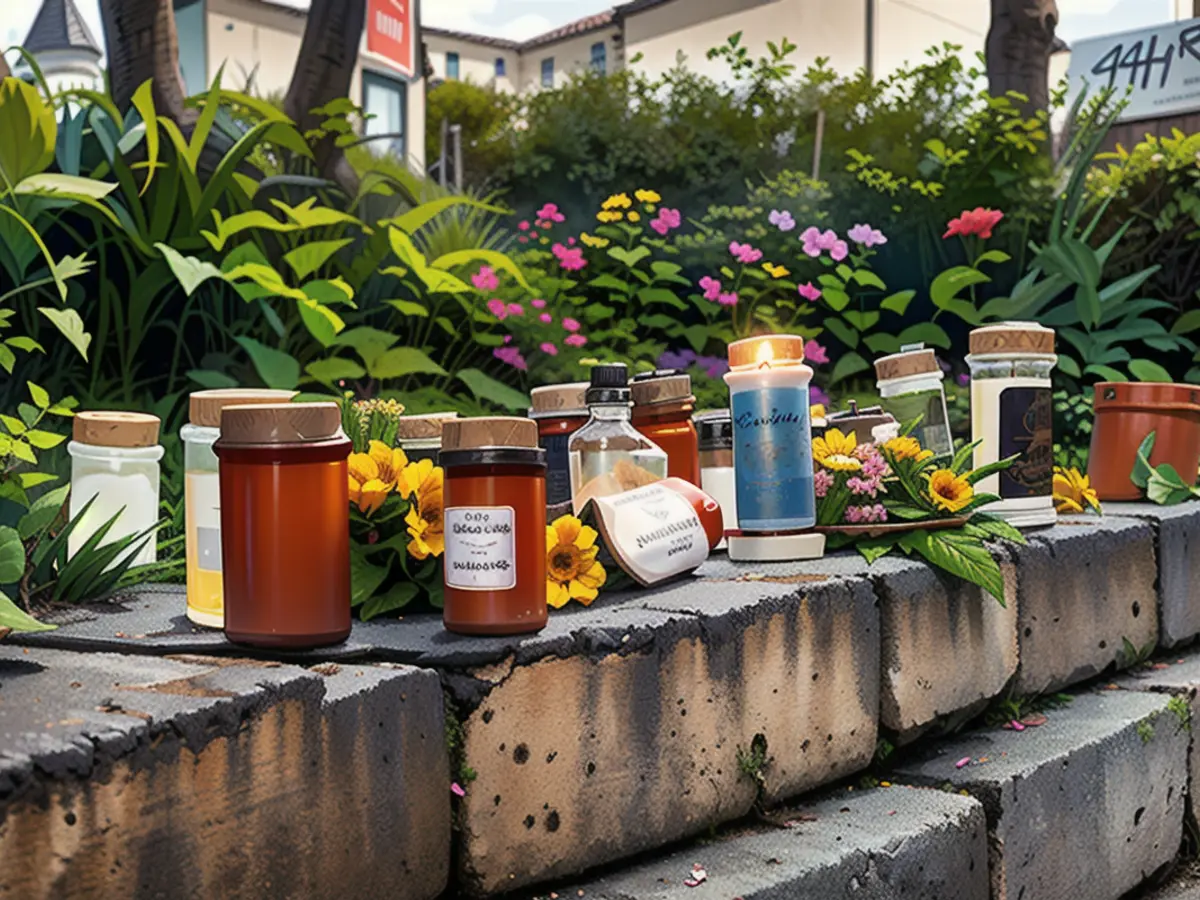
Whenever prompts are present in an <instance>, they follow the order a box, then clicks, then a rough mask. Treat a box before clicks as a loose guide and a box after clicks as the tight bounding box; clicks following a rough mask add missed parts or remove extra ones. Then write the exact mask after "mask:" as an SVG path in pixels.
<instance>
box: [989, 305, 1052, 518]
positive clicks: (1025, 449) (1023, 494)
mask: <svg viewBox="0 0 1200 900" xmlns="http://www.w3.org/2000/svg"><path fill="white" fill-rule="evenodd" d="M970 348H971V352H970V354H969V355H968V356H967V365H969V366H970V367H971V437H972V440H974V441H978V442H979V443H978V446H976V448H975V460H974V464H975V468H977V469H978V468H979V467H981V466H985V465H990V464H991V463H995V462H998V461H999V460H1002V459H1007V458H1008V457H1010V456H1016V457H1017V459H1016V461H1015V462H1014V463H1013V465H1012V466H1011V467H1010V468H1008V469H1005V470H1004V471H1001V472H999V473H997V474H994V475H989V476H988V477H986V478H984V479H982V480H981V481H979V482H977V483H976V484H975V490H976V491H977V492H978V493H984V494H997V495H999V497H1000V502H999V503H995V504H992V505H991V506H988V507H987V511H988V512H989V513H993V514H995V515H998V516H1001V517H1002V518H1004V519H1005V520H1006V521H1008V522H1009V523H1010V524H1012V525H1016V526H1018V527H1022V528H1027V527H1035V526H1039V525H1053V524H1054V522H1055V519H1056V518H1057V514H1056V513H1055V511H1054V399H1053V394H1052V385H1051V381H1050V373H1051V371H1052V370H1053V369H1054V366H1055V364H1056V363H1057V362H1058V357H1057V356H1055V354H1054V330H1053V329H1051V328H1046V327H1044V326H1042V325H1038V324H1037V323H1036V322H1003V323H1001V324H999V325H987V326H985V327H983V328H976V329H975V330H974V331H972V332H971V337H970Z"/></svg>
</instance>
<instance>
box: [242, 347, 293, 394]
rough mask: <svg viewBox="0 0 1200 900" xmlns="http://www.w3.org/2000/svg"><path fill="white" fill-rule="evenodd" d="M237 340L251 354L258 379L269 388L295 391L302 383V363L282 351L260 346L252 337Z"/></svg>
mask: <svg viewBox="0 0 1200 900" xmlns="http://www.w3.org/2000/svg"><path fill="white" fill-rule="evenodd" d="M235 340H236V341H237V342H238V343H239V344H241V345H242V348H243V349H244V350H245V351H246V352H247V353H248V354H250V361H251V362H253V363H254V368H255V371H257V372H258V377H259V378H261V379H262V380H263V383H264V384H266V386H267V387H269V388H276V389H279V390H293V389H294V388H295V387H296V385H297V384H299V383H300V363H298V362H296V360H295V359H294V358H292V357H291V356H289V355H288V354H286V353H284V352H283V351H282V350H276V349H274V348H273V347H268V346H267V345H266V344H260V343H259V342H258V341H256V340H254V338H251V337H244V336H243V337H238V338H235Z"/></svg>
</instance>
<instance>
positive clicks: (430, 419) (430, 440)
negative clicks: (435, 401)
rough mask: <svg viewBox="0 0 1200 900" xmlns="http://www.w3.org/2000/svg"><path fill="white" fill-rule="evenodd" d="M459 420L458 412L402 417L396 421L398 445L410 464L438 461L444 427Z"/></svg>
mask: <svg viewBox="0 0 1200 900" xmlns="http://www.w3.org/2000/svg"><path fill="white" fill-rule="evenodd" d="M457 418H458V413H456V412H436V413H425V414H424V415H420V416H401V417H400V418H399V419H397V420H396V443H397V445H398V446H399V447H400V449H401V450H403V451H404V455H405V456H406V457H408V461H409V462H417V461H418V460H422V459H432V460H436V459H437V455H438V450H440V449H441V447H442V426H443V425H445V424H446V423H447V422H449V421H450V420H451V419H457Z"/></svg>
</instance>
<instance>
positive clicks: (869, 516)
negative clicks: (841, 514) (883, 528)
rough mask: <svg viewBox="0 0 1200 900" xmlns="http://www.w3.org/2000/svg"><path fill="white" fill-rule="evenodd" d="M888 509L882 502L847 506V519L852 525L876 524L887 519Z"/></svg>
mask: <svg viewBox="0 0 1200 900" xmlns="http://www.w3.org/2000/svg"><path fill="white" fill-rule="evenodd" d="M887 517H888V515H887V510H886V509H885V508H884V506H883V504H882V503H870V504H866V505H863V506H848V507H846V521H847V522H849V523H850V524H851V525H874V524H875V523H877V522H886V521H887Z"/></svg>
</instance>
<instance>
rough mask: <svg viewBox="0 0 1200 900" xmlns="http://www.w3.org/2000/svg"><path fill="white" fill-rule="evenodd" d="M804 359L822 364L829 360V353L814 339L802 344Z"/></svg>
mask: <svg viewBox="0 0 1200 900" xmlns="http://www.w3.org/2000/svg"><path fill="white" fill-rule="evenodd" d="M804 359H805V361H806V362H810V363H816V364H817V365H822V364H824V363H827V362H829V353H828V352H827V351H826V349H825V348H824V347H822V346H821V345H820V344H818V343H817V342H816V341H808V342H806V343H805V345H804Z"/></svg>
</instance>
